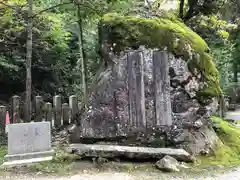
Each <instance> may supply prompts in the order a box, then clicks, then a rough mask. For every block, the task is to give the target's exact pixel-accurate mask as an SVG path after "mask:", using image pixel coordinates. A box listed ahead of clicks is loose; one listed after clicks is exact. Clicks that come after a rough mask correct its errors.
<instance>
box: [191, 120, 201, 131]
mask: <svg viewBox="0 0 240 180" xmlns="http://www.w3.org/2000/svg"><path fill="white" fill-rule="evenodd" d="M193 126H194V127H195V128H197V129H199V128H201V127H202V126H203V123H202V120H201V119H198V120H197V121H195V122H194V125H193Z"/></svg>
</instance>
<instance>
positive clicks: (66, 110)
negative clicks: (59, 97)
mask: <svg viewBox="0 0 240 180" xmlns="http://www.w3.org/2000/svg"><path fill="white" fill-rule="evenodd" d="M62 119H63V124H64V125H68V124H69V106H68V103H64V104H63V105H62Z"/></svg>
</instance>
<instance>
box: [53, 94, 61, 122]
mask: <svg viewBox="0 0 240 180" xmlns="http://www.w3.org/2000/svg"><path fill="white" fill-rule="evenodd" d="M53 106H54V126H55V127H59V126H61V125H62V118H61V116H62V100H61V96H59V95H56V96H54V98H53Z"/></svg>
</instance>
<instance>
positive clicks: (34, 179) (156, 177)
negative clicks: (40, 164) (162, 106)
mask: <svg viewBox="0 0 240 180" xmlns="http://www.w3.org/2000/svg"><path fill="white" fill-rule="evenodd" d="M0 179H1V180H3V179H4V180H5V179H6V180H160V179H161V180H203V179H204V180H240V168H238V169H233V170H231V171H229V172H226V173H224V174H216V172H209V174H205V175H203V176H202V175H201V174H199V175H196V176H194V177H189V175H188V174H187V173H186V174H182V175H177V174H170V173H161V172H159V173H150V172H149V173H146V172H145V173H141V172H140V173H116V172H106V173H94V174H91V173H82V174H77V175H74V176H69V177H67V176H65V177H53V176H43V175H41V174H36V175H11V174H9V175H6V176H0Z"/></svg>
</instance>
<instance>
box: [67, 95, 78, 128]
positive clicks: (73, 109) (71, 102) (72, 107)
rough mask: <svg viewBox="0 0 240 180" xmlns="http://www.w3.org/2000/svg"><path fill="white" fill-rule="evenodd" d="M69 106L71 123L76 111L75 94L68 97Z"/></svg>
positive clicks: (74, 118)
mask: <svg viewBox="0 0 240 180" xmlns="http://www.w3.org/2000/svg"><path fill="white" fill-rule="evenodd" d="M69 108H70V110H71V123H72V122H73V121H74V120H76V115H77V113H78V102H77V96H75V95H72V96H70V97H69Z"/></svg>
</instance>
